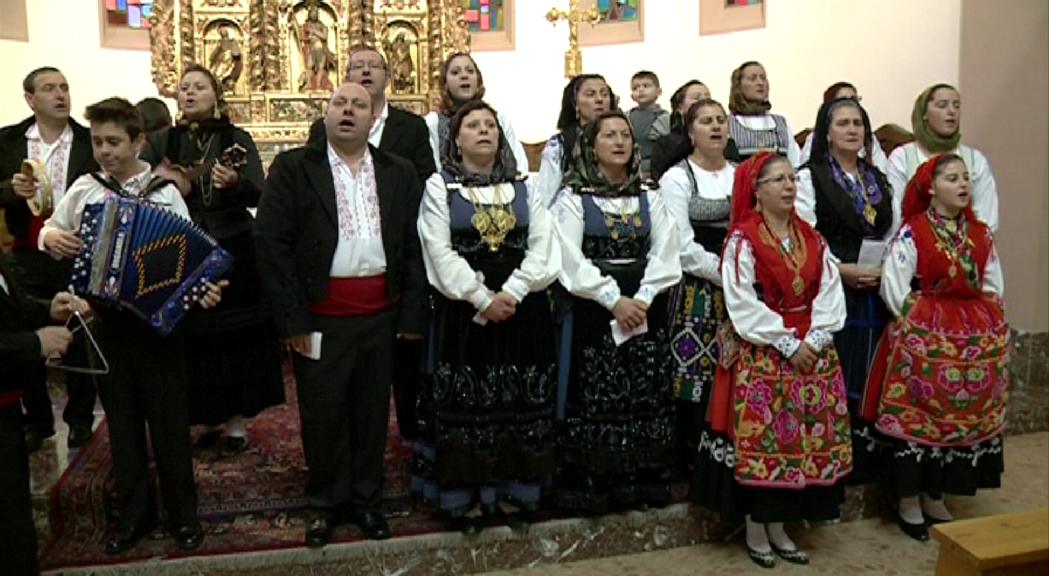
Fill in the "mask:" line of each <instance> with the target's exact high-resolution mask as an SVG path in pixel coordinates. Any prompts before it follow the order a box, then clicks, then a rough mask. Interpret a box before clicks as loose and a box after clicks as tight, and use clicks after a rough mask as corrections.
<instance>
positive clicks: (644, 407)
mask: <svg viewBox="0 0 1049 576" xmlns="http://www.w3.org/2000/svg"><path fill="white" fill-rule="evenodd" d="M639 168H640V155H639V152H638V149H637V147H636V145H635V144H634V138H633V135H632V133H631V130H630V124H629V123H628V121H627V118H626V116H625V115H624V114H623V113H622V112H620V111H618V110H616V111H612V112H605V113H602V114H600V115H598V116H597V117H596V118H595V119H594V121H593V122H591V123H590V124H588V125H587V126H586V128H585V129H584V130H583V134H582V136H581V137H580V140H579V145H578V153H577V154H576V155H575V158H574V159H573V164H572V166H571V167H570V170H569V171H568V172H567V173H566V174H565V186H566V187H565V189H564V191H563V192H562V193H561V194H559V195H558V197H557V201H556V203H555V204H554V207H553V212H554V217H555V229H556V230H557V236H558V239H559V240H560V242H561V262H562V265H561V275H560V280H561V284H562V285H563V286H564V288H565V289H566V290H567V291H568V292H569V294H570V296H568V297H567V299H566V300H567V301H566V302H565V305H566V307H567V308H568V309H569V310H570V311H569V312H568V313H567V314H568V315H566V317H565V319H564V322H563V331H562V359H561V362H562V364H561V366H562V378H561V381H560V382H559V384H558V386H559V399H558V414H559V416H561V417H562V418H563V422H562V425H561V433H562V434H561V443H560V444H561V457H562V462H561V468H560V472H559V475H558V478H557V482H556V493H555V499H556V501H557V503H558V504H559V505H560V506H562V507H565V508H569V509H574V510H582V511H585V512H590V513H600V512H605V511H607V510H609V509H616V508H624V507H643V506H647V505H653V504H656V505H659V504H665V503H666V502H667V501H668V500H669V498H670V473H671V470H672V464H673V401H672V395H671V384H670V377H671V362H670V355H669V354H668V352H667V346H668V344H667V314H666V296H665V292H666V290H667V289H669V288H670V287H672V286H674V285H676V284H677V283H678V282H679V281H680V280H681V258H680V249H679V246H678V238H677V233H676V232H675V231H674V223H673V221H672V220H671V218H670V215H669V213H668V212H667V209H666V205H665V204H664V203H663V199H662V196H661V195H660V194H659V193H658V192H656V191H653V190H650V189H649V188H648V186H647V185H645V184H643V183H642V182H641V176H640V169H639ZM610 325H611V326H610ZM623 337H625V338H627V339H626V340H625V341H624V340H623ZM566 367H567V370H565V368H566Z"/></svg>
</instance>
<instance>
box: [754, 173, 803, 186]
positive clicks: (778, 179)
mask: <svg viewBox="0 0 1049 576" xmlns="http://www.w3.org/2000/svg"><path fill="white" fill-rule="evenodd" d="M787 180H790V182H791V184H797V183H798V175H797V174H780V175H779V176H770V177H769V178H762V179H761V180H758V186H761V185H762V184H765V183H767V182H773V183H776V184H779V185H780V186H782V185H783V184H786V183H787Z"/></svg>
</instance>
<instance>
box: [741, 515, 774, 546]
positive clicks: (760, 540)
mask: <svg viewBox="0 0 1049 576" xmlns="http://www.w3.org/2000/svg"><path fill="white" fill-rule="evenodd" d="M747 547H748V548H750V549H751V550H753V551H755V552H772V547H770V546H769V537H768V534H766V533H765V525H764V524H762V523H760V522H755V521H753V520H751V519H750V514H747Z"/></svg>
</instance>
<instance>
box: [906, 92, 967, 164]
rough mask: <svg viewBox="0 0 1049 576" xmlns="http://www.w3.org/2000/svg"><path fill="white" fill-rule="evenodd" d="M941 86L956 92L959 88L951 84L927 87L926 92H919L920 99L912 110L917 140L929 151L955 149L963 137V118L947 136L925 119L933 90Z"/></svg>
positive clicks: (912, 121)
mask: <svg viewBox="0 0 1049 576" xmlns="http://www.w3.org/2000/svg"><path fill="white" fill-rule="evenodd" d="M940 88H950V89H951V90H954V91H955V92H957V91H958V89H957V88H955V87H954V86H951V85H950V84H933V85H932V86H929V87H928V88H926V89H925V91H924V92H922V93H921V94H918V99H917V100H915V101H914V110H913V111H912V112H911V128H912V129H913V130H914V138H915V140H917V141H918V142H919V143H921V145H922V147H924V148H925V149H926V150H928V151H929V152H934V153H937V154H939V153H941V152H949V151H951V150H954V149H955V148H957V147H958V142H960V141H961V139H962V123H961V118H959V119H958V129H957V130H955V131H954V134H952V135H950V136H948V137H947V138H944V137H943V136H940V135H938V134H936V133H935V132H933V131H932V129H931V128H929V125H928V123H926V121H925V109H926V108H927V107H928V106H929V99H931V98H932V94H933V92H936V91H937V90H939V89H940Z"/></svg>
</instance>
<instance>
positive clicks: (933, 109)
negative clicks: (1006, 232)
mask: <svg viewBox="0 0 1049 576" xmlns="http://www.w3.org/2000/svg"><path fill="white" fill-rule="evenodd" d="M961 124H962V97H961V96H960V95H959V94H958V90H957V89H956V88H955V87H954V86H951V85H950V84H934V85H932V86H930V87H928V88H926V89H925V90H924V91H922V93H921V94H919V95H918V98H917V99H916V100H915V101H914V111H913V112H911V128H912V130H914V142H910V143H908V144H904V145H903V146H900V147H898V148H896V149H895V150H893V151H892V154H891V155H890V156H889V173H888V174H887V176H888V177H889V184H891V185H892V196H893V199H892V205H893V214H894V218H893V222H894V230H895V228H898V227H899V226H900V210H901V206H902V204H903V193H904V190H905V189H906V188H907V182H908V181H909V180H910V179H911V177H913V176H914V173H915V172H916V171H917V170H918V166H921V165H922V164H924V163H925V161H926V160H928V159H930V158H932V157H934V156H938V155H940V154H944V153H947V152H953V153H954V154H957V155H958V156H959V157H961V159H962V160H963V161H964V162H965V165H966V168H968V170H969V174H970V175H971V181H972V209H973V212H974V213H975V214H976V217H977V218H978V219H979V220H980V221H982V222H983V223H984V224H987V226H989V227H990V228H991V231H992V232H994V231H997V230H998V186H997V185H996V184H995V183H994V174H992V173H991V166H990V165H989V164H988V163H987V158H986V157H984V155H983V154H981V153H980V151H979V150H977V149H975V148H970V147H968V146H966V145H964V144H962V143H961V138H962V132H961Z"/></svg>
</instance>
